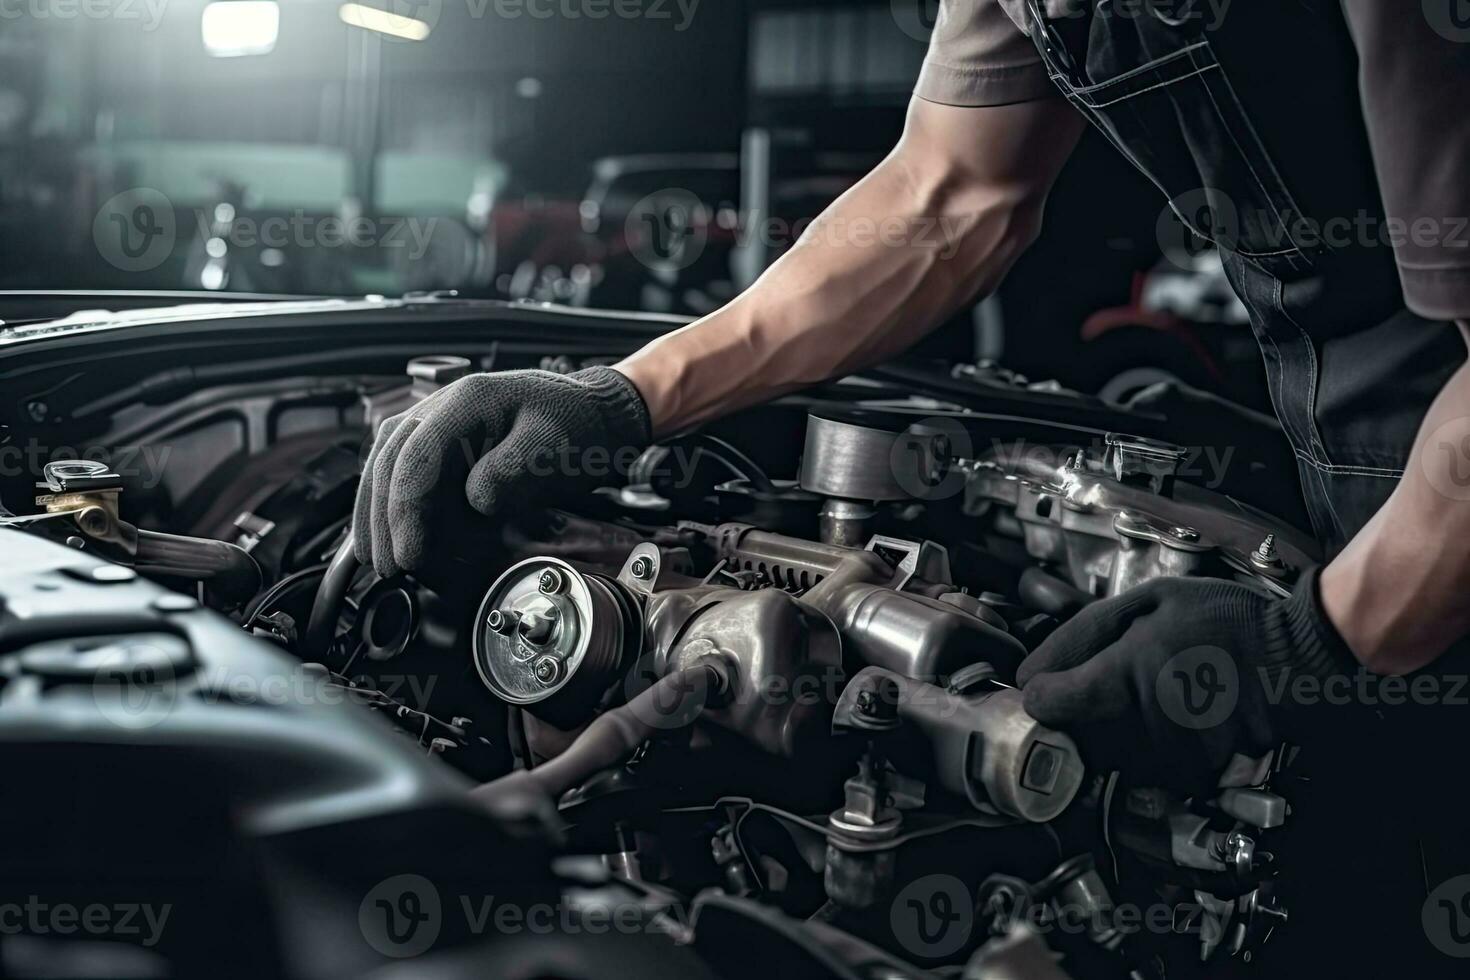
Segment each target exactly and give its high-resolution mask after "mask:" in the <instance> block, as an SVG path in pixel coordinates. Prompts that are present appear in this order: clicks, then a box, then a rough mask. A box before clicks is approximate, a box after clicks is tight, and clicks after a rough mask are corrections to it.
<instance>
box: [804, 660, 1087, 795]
mask: <svg viewBox="0 0 1470 980" xmlns="http://www.w3.org/2000/svg"><path fill="white" fill-rule="evenodd" d="M988 677H989V675H988V673H986V672H984V671H982V670H977V671H974V672H967V676H957V677H955V678H954V679H952V680H951V682H950V685H949V687H947V688H941V687H937V686H935V685H933V684H927V683H924V682H923V681H915V680H911V679H909V678H907V677H903V676H901V675H899V674H896V673H894V672H893V671H889V670H884V669H882V668H880V667H868V668H866V669H864V670H862V671H861V672H859V673H858V674H857V675H856V676H855V677H854V678H853V679H852V682H851V683H849V684H848V685H847V688H846V689H845V690H844V691H843V692H842V698H841V699H840V700H839V701H838V703H837V710H836V712H835V713H834V715H833V720H832V724H833V727H834V728H837V729H841V730H852V731H866V730H867V726H866V725H865V723H864V717H865V715H866V714H870V713H871V710H870V709H867V710H865V705H866V704H867V703H870V701H871V699H872V698H874V697H878V698H884V697H895V698H896V700H897V705H898V716H899V718H900V719H901V720H902V721H903V723H904V726H903V729H901V730H900V733H899V734H900V735H903V734H907V732H909V731H912V732H917V733H919V734H920V735H921V740H920V741H921V745H920V746H918V747H917V750H916V751H915V750H914V749H915V747H913V746H910V749H911V752H910V754H911V755H912V756H914V757H915V758H917V759H918V760H919V764H920V765H924V766H925V767H926V768H929V769H932V771H933V774H934V776H935V777H936V779H937V780H938V782H939V784H940V785H941V786H943V787H944V788H945V789H946V790H948V791H950V792H951V793H954V794H956V795H958V796H960V797H963V798H965V799H967V800H968V801H969V802H970V804H971V805H972V806H974V807H976V808H977V809H980V810H985V811H987V812H995V813H1000V814H1004V815H1005V816H1009V817H1015V818H1017V819H1020V820H1026V821H1030V822H1033V823H1043V822H1045V821H1047V820H1051V819H1053V818H1054V817H1056V816H1057V815H1058V814H1060V813H1061V812H1062V811H1063V810H1065V809H1066V808H1067V806H1068V805H1069V804H1070V803H1071V802H1072V799H1073V798H1074V797H1075V796H1076V795H1077V791H1078V790H1079V789H1080V788H1081V786H1082V777H1083V775H1084V770H1083V766H1082V758H1081V756H1080V755H1079V753H1078V751H1077V744H1076V743H1075V742H1073V741H1072V739H1071V738H1070V737H1069V736H1066V735H1063V734H1062V733H1061V732H1056V731H1052V730H1051V729H1049V728H1047V727H1046V726H1045V725H1042V724H1041V723H1040V722H1038V721H1037V720H1036V719H1034V718H1032V717H1031V716H1030V715H1028V714H1026V711H1025V709H1024V708H1023V707H1022V705H1021V692H1020V691H1017V690H1014V689H1011V688H998V689H996V688H991V689H983V688H981V687H980V683H981V682H982V681H983V680H985V679H988ZM889 692H891V693H889ZM898 757H899V756H898V755H897V753H896V752H895V754H894V758H895V759H897V758H898Z"/></svg>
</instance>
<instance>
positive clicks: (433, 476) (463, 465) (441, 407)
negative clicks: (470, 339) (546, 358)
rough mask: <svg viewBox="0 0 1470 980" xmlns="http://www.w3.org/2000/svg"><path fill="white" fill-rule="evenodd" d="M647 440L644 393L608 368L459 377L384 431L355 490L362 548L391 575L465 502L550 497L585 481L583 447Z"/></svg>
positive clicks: (420, 558) (417, 558)
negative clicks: (642, 394) (566, 373)
mask: <svg viewBox="0 0 1470 980" xmlns="http://www.w3.org/2000/svg"><path fill="white" fill-rule="evenodd" d="M649 439H650V435H649V418H648V408H647V406H645V405H644V403H643V398H642V396H640V395H639V394H638V389H637V388H635V387H634V386H633V383H632V382H631V381H629V380H628V379H627V378H626V377H624V376H623V375H622V374H621V373H619V372H618V371H615V370H613V369H612V368H607V367H594V368H588V369H586V370H584V371H578V372H577V373H576V374H572V375H560V374H551V373H549V372H545V371H510V372H506V373H503V374H477V375H472V376H470V377H468V378H464V379H462V380H460V381H456V382H455V383H454V384H452V385H449V386H448V387H446V388H444V389H442V390H440V391H437V392H435V393H434V394H432V395H430V396H429V397H428V398H426V399H424V400H423V401H422V402H420V403H419V404H418V405H416V406H414V407H413V408H411V409H409V410H408V411H407V412H404V413H403V414H402V415H396V416H394V417H393V418H390V419H388V420H387V421H386V422H384V423H383V425H382V427H381V429H380V430H379V431H378V436H377V440H376V441H375V443H374V444H373V449H372V453H371V454H370V455H369V457H368V461H367V464H366V465H365V466H364V467H363V475H362V483H361V484H360V485H359V486H358V490H357V505H356V508H355V509H354V511H353V515H352V534H353V541H354V550H355V551H356V553H357V557H358V559H359V560H360V561H362V562H364V563H365V564H366V563H371V564H372V566H373V568H374V569H375V570H376V571H377V573H378V574H379V575H382V576H384V577H387V576H391V575H396V574H398V573H399V572H403V571H414V570H416V569H420V568H422V567H423V565H424V562H425V560H426V559H427V558H428V556H429V549H430V543H431V542H430V538H431V530H439V531H441V532H442V531H443V530H445V528H444V525H445V524H446V523H452V522H453V521H455V520H465V519H470V518H472V517H473V514H470V513H468V509H467V508H466V507H465V506H464V505H465V503H466V502H468V504H469V506H470V507H473V508H474V510H476V511H479V512H480V513H481V514H484V515H486V516H489V515H491V514H494V513H496V512H498V511H501V510H503V509H505V508H506V507H507V506H508V505H510V504H512V503H516V502H520V503H525V502H526V501H536V502H537V503H544V502H546V501H547V499H548V494H556V493H558V492H561V493H566V492H572V491H574V490H576V489H584V488H585V487H586V485H587V483H588V482H589V480H588V478H587V476H586V471H587V469H588V468H589V467H588V465H587V464H588V460H586V459H585V458H584V457H583V456H582V454H583V453H585V452H586V451H587V450H589V449H597V450H606V451H607V452H608V453H609V456H608V457H603V456H602V455H601V453H599V458H600V460H601V463H600V464H599V465H610V460H611V459H616V458H618V454H619V452H620V451H621V450H624V449H631V450H642V449H643V448H644V447H646V446H647V445H648V442H649ZM568 462H569V463H571V464H573V465H571V466H568V465H566V464H567V463H568ZM446 518H448V520H447V521H446Z"/></svg>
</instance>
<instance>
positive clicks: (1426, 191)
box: [915, 0, 1470, 320]
mask: <svg viewBox="0 0 1470 980" xmlns="http://www.w3.org/2000/svg"><path fill="white" fill-rule="evenodd" d="M1067 2H1075V0H1047V3H1048V4H1053V5H1057V6H1058V7H1059V6H1060V5H1061V4H1064V3H1067ZM1463 2H1464V0H1426V2H1422V3H1421V2H1418V0H1341V3H1342V5H1343V10H1344V12H1345V13H1346V15H1347V21H1348V26H1349V27H1350V28H1351V30H1352V34H1353V39H1354V42H1355V43H1356V45H1357V48H1358V58H1359V61H1360V76H1361V77H1360V79H1359V81H1360V90H1361V92H1362V100H1363V114H1364V118H1365V119H1366V121H1367V127H1368V136H1369V139H1370V141H1371V143H1372V146H1373V155H1374V161H1375V164H1376V166H1377V170H1378V182H1379V186H1380V189H1381V190H1382V192H1383V199H1384V203H1385V205H1386V207H1387V210H1388V216H1389V217H1390V218H1394V219H1398V220H1399V221H1400V222H1402V225H1403V227H1404V228H1405V229H1407V230H1406V233H1405V234H1403V235H1396V236H1395V246H1394V256H1395V258H1396V260H1397V261H1398V267H1399V274H1400V277H1401V278H1402V280H1403V285H1404V295H1405V299H1406V301H1407V303H1408V306H1409V308H1410V309H1411V310H1413V311H1414V312H1416V313H1418V314H1420V315H1421V316H1425V317H1429V318H1430V319H1436V320H1470V23H1466V22H1465V20H1464V17H1463V14H1462V11H1463ZM1440 8H1443V10H1441V9H1440ZM1024 9H1025V4H1024V2H1023V0H941V12H940V17H939V18H938V21H937V23H936V25H935V28H934V39H933V41H932V42H931V44H930V47H929V54H928V57H927V58H926V59H925V62H924V68H923V71H922V73H921V74H920V76H919V83H918V86H917V88H916V89H915V94H916V95H918V96H919V97H920V98H922V99H926V100H928V101H930V102H939V103H943V104H945V105H955V106H994V105H1007V104H1011V103H1016V102H1027V101H1032V100H1036V99H1044V98H1053V97H1055V96H1056V94H1057V93H1056V90H1055V88H1053V87H1052V85H1051V82H1050V81H1049V80H1048V78H1047V76H1046V69H1045V68H1044V67H1043V66H1042V64H1041V60H1040V58H1039V57H1038V56H1037V54H1036V50H1035V48H1034V47H1033V46H1032V43H1031V40H1030V39H1029V38H1028V37H1026V35H1025V33H1024V31H1023V30H1022V27H1021V26H1020V25H1022V24H1024V23H1025V18H1024V14H1023V11H1024ZM1416 225H1417V227H1418V228H1419V229H1420V231H1421V232H1422V233H1419V232H1416V231H1415V228H1416ZM1431 225H1432V227H1431Z"/></svg>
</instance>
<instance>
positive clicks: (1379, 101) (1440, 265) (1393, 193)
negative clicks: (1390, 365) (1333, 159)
mask: <svg viewBox="0 0 1470 980" xmlns="http://www.w3.org/2000/svg"><path fill="white" fill-rule="evenodd" d="M1342 3H1343V9H1344V11H1345V12H1346V14H1347V18H1348V24H1349V25H1350V26H1351V28H1352V33H1353V39H1354V41H1355V42H1356V44H1357V48H1358V60H1359V64H1360V79H1359V83H1360V86H1361V91H1362V100H1363V114H1364V118H1365V120H1366V121H1367V125H1368V136H1369V139H1370V141H1371V142H1372V144H1373V157H1374V163H1375V165H1376V167H1377V170H1378V183H1379V186H1380V188H1381V189H1382V192H1383V203H1384V206H1385V208H1386V209H1387V211H1388V216H1389V218H1390V219H1391V220H1393V221H1394V222H1395V223H1396V224H1397V225H1398V226H1399V230H1398V231H1396V232H1395V234H1394V235H1393V242H1394V255H1395V258H1396V259H1397V260H1398V266H1399V276H1400V278H1401V279H1402V280H1403V284H1404V298H1405V301H1406V302H1407V303H1408V306H1409V308H1410V309H1411V310H1413V311H1414V312H1415V313H1418V314H1419V315H1420V316H1425V317H1429V318H1430V319H1435V320H1466V319H1470V228H1467V224H1470V22H1467V21H1466V20H1465V18H1464V16H1463V14H1462V10H1463V9H1464V4H1463V3H1461V2H1458V0H1434V2H1430V3H1417V2H1416V3H1405V2H1404V0H1342ZM1399 232H1401V233H1399Z"/></svg>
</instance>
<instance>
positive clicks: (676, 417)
mask: <svg viewBox="0 0 1470 980" xmlns="http://www.w3.org/2000/svg"><path fill="white" fill-rule="evenodd" d="M1084 125H1085V121H1084V120H1083V119H1082V117H1081V116H1080V115H1078V114H1077V113H1076V112H1075V111H1073V110H1072V109H1071V108H1070V107H1069V106H1068V105H1067V103H1065V102H1064V101H1062V100H1060V99H1049V100H1044V101H1037V102H1024V103H1020V104H1017V105H1010V106H997V107H987V108H957V107H953V106H944V105H939V104H936V103H932V102H926V101H924V100H921V99H915V100H914V101H913V103H912V105H911V107H910V109H909V116H908V123H907V126H906V128H905V131H904V135H903V138H902V140H901V141H900V142H899V144H898V146H897V147H896V148H895V149H894V151H893V153H892V154H890V155H889V157H888V158H887V159H886V160H885V161H884V162H883V163H881V164H880V165H879V166H878V167H877V168H876V169H875V170H874V171H873V172H872V173H871V174H869V175H868V176H867V177H865V178H864V179H863V180H862V181H861V182H860V183H858V184H857V185H856V186H855V187H853V188H852V189H851V190H850V191H848V192H847V193H846V194H844V195H843V196H842V197H841V198H840V199H839V200H837V201H836V202H835V203H834V204H833V205H832V206H831V207H829V208H828V209H827V210H826V212H824V213H823V214H822V216H821V217H820V218H818V219H817V221H816V222H814V223H813V225H812V226H811V228H809V229H808V231H807V232H806V234H805V235H803V237H802V240H801V242H800V243H799V244H798V246H797V247H795V248H793V249H792V250H791V251H790V252H789V253H788V254H787V255H785V256H784V257H782V258H781V260H780V261H778V262H776V263H775V264H774V265H772V267H771V268H770V269H769V270H768V271H767V272H766V273H765V275H763V276H762V277H761V278H760V280H759V281H758V282H757V283H756V284H755V285H754V286H753V287H751V289H749V290H748V291H747V292H746V293H745V294H744V295H742V296H740V297H739V298H738V299H736V300H735V301H734V302H732V303H730V304H729V305H728V306H726V307H725V308H723V309H721V310H720V311H718V312H717V313H714V314H712V315H710V316H708V317H705V318H704V319H702V320H700V321H698V322H697V323H693V324H691V325H689V326H688V327H686V328H684V329H683V330H679V331H677V332H675V333H673V334H670V335H669V336H667V337H663V338H661V339H659V340H658V341H656V342H654V343H652V344H650V345H649V346H648V347H646V348H644V349H643V350H642V351H639V352H638V353H637V354H635V355H633V356H632V357H631V358H629V359H628V360H626V361H624V362H623V363H622V364H620V365H618V370H620V371H622V372H623V373H624V374H626V375H627V376H628V377H629V378H630V379H631V380H632V381H633V383H634V385H636V386H637V388H638V390H639V391H640V392H641V393H642V395H643V398H644V400H645V401H646V402H647V404H648V410H649V415H650V417H651V420H652V424H653V431H654V435H655V436H659V435H666V434H668V433H670V432H674V431H678V430H680V429H683V428H685V427H687V426H690V425H694V424H697V423H700V422H704V421H707V420H709V419H712V418H715V417H718V416H720V415H724V414H726V413H729V412H732V411H735V410H737V409H740V408H744V407H747V406H750V405H755V404H759V403H761V402H764V401H768V400H770V399H772V398H775V397H778V396H780V395H782V394H786V393H788V392H791V391H795V390H797V389H800V388H803V387H807V386H809V385H812V384H816V383H818V382H821V381H825V380H827V379H829V378H833V377H838V376H841V375H843V374H847V373H851V372H852V371H855V370H859V369H861V368H864V367H869V366H871V365H873V364H876V363H879V362H881V361H883V360H885V359H887V358H889V357H892V356H893V355H895V354H897V353H899V352H900V351H902V350H904V349H905V348H907V347H909V346H910V345H912V344H913V343H914V342H916V341H917V340H919V339H920V338H922V337H923V336H924V335H925V334H926V333H928V332H929V331H930V330H933V329H934V328H935V327H936V326H938V325H939V324H940V323H942V322H943V321H944V319H945V318H946V317H948V316H950V315H951V314H953V313H954V312H955V311H956V310H957V309H959V308H960V306H961V305H962V304H963V303H965V302H966V301H967V300H969V299H971V298H972V297H974V296H976V295H979V294H982V293H986V292H989V291H991V290H993V289H995V287H996V286H997V285H999V283H1000V281H1001V279H1002V278H1003V277H1004V276H1005V274H1006V272H1007V271H1008V270H1009V269H1010V267H1011V265H1012V263H1014V262H1015V260H1016V258H1017V257H1018V256H1019V255H1020V254H1021V252H1022V251H1024V250H1025V248H1026V247H1027V246H1028V245H1030V244H1031V242H1032V240H1033V239H1034V238H1035V236H1036V234H1037V232H1038V230H1039V229H1040V225H1041V214H1042V208H1043V205H1044V204H1045V201H1046V196H1047V193H1048V192H1049V191H1050V190H1051V186H1052V183H1053V182H1054V181H1055V179H1056V176H1057V174H1058V173H1059V172H1060V171H1061V169H1062V165H1063V164H1064V163H1065V162H1066V160H1067V157H1068V156H1069V155H1070V154H1071V152H1072V150H1073V148H1074V147H1075V146H1076V144H1077V139H1078V137H1079V136H1080V135H1081V132H1082V129H1083V127H1084Z"/></svg>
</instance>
